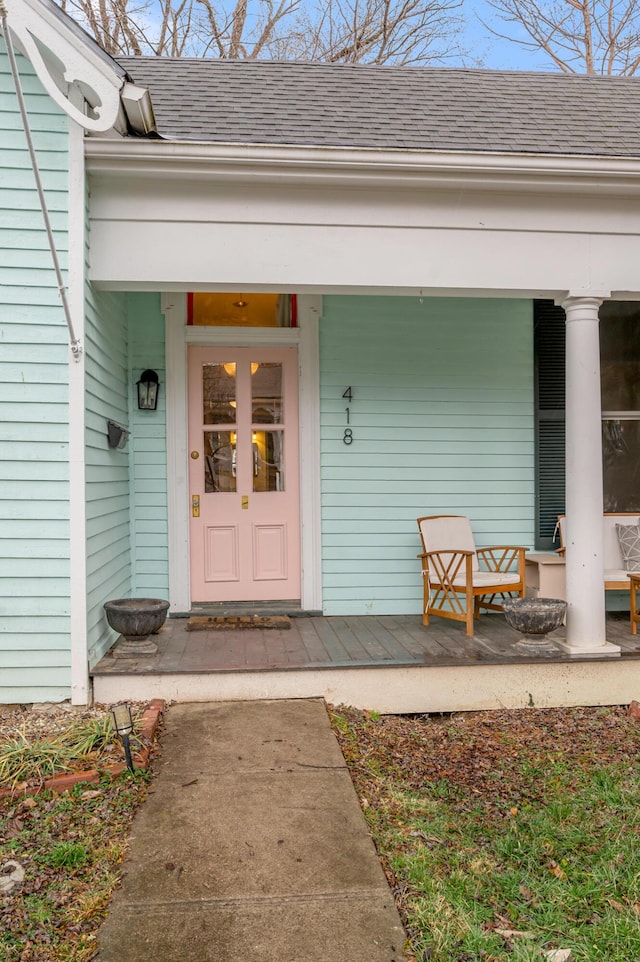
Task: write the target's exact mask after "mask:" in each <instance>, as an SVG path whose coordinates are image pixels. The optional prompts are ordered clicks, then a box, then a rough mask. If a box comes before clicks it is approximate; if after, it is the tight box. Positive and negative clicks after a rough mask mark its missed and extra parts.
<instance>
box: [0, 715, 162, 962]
mask: <svg viewBox="0 0 640 962" xmlns="http://www.w3.org/2000/svg"><path fill="white" fill-rule="evenodd" d="M121 757H122V750H121V748H119V746H118V745H116V744H115V742H114V735H113V730H112V729H111V727H110V725H109V724H108V722H107V720H106V718H105V712H104V711H98V710H95V711H91V710H87V711H86V712H84V713H82V714H81V715H78V714H77V713H74V712H65V711H63V710H59V711H55V709H54V711H53V712H38V711H24V712H23V711H20V710H12V709H11V708H0V787H2V788H8V789H11V790H12V791H13V792H14V793H15V794H14V795H13V796H10V797H8V798H4V799H1V800H0V962H88V960H89V959H92V958H93V957H94V955H95V950H96V933H97V930H98V928H99V926H100V923H101V922H102V920H103V919H104V917H105V915H106V912H107V907H108V904H109V900H110V897H111V893H112V892H113V890H114V888H115V887H116V886H117V885H118V883H119V880H120V871H121V863H122V861H123V859H124V856H125V852H126V846H127V837H128V834H129V830H130V827H131V822H132V819H133V816H134V814H135V812H136V810H137V808H138V807H139V805H140V804H141V803H142V801H143V800H144V798H145V796H146V794H147V790H148V776H147V775H146V774H145V773H141V772H140V773H135V774H134V775H131V774H130V773H129V772H127V771H125V773H124V774H122V775H121V776H119V777H118V778H116V779H115V780H112V779H110V778H107V777H105V778H103V780H102V781H101V782H100V783H99V784H87V783H84V784H80V785H77V786H76V787H75V788H73V789H72V790H71V791H70V792H65V793H64V794H62V795H56V794H54V793H52V792H50V791H46V792H41V791H40V790H39V786H40V785H41V784H42V782H43V781H44V779H46V778H47V777H49V776H51V775H53V774H57V773H59V772H73V771H78V770H82V771H83V770H86V769H88V768H92V767H96V766H97V767H101V766H102V765H103V764H107V763H108V762H110V761H113V760H115V761H119V760H120V759H121Z"/></svg>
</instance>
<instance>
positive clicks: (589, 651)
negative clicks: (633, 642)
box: [555, 641, 622, 658]
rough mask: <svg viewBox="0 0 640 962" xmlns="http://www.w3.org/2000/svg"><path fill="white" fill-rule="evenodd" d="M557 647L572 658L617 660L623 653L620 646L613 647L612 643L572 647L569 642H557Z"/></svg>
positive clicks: (594, 643)
mask: <svg viewBox="0 0 640 962" xmlns="http://www.w3.org/2000/svg"><path fill="white" fill-rule="evenodd" d="M555 644H556V646H557V647H558V648H559V649H560V651H563V652H565V654H567V655H570V656H571V657H572V658H609V657H610V658H615V657H616V656H618V655H619V654H620V652H621V650H622V649H621V648H620V646H619V645H612V644H611V642H610V641H605V642H603V643H602V644H599V643H598V642H595V641H593V642H587V644H586V645H572V644H570V642H568V641H556V642H555Z"/></svg>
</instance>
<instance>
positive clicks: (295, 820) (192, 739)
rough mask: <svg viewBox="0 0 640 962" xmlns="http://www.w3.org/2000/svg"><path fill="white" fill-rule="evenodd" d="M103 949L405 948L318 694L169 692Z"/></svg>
mask: <svg viewBox="0 0 640 962" xmlns="http://www.w3.org/2000/svg"><path fill="white" fill-rule="evenodd" d="M162 746H163V751H162V755H161V757H160V760H159V774H158V776H157V777H156V779H155V780H154V782H153V783H152V794H151V795H150V797H149V799H148V800H147V801H146V802H145V804H144V805H143V806H142V808H141V810H140V811H139V813H138V815H137V816H136V819H135V822H134V825H133V830H132V842H131V848H130V852H129V855H128V858H127V861H126V863H125V878H124V883H123V886H122V888H121V889H120V890H119V891H118V892H117V893H116V895H115V896H114V899H113V902H112V904H111V909H110V912H109V915H108V918H107V920H106V922H105V923H104V925H103V927H102V929H101V930H100V933H99V940H98V954H97V957H96V958H97V960H99V962H134V960H135V962H174V960H175V962H178V960H180V962H184V960H190V962H214V960H215V962H239V960H242V962H401V960H402V959H403V958H404V956H403V952H402V949H403V943H404V933H403V930H402V926H401V923H400V919H399V917H398V915H397V912H396V909H395V906H394V903H393V898H392V895H391V892H390V890H389V887H388V885H387V882H386V879H385V877H384V874H383V872H382V869H381V868H380V864H379V862H378V859H377V857H376V854H375V850H374V846H373V843H372V841H371V839H370V837H369V835H368V832H367V827H366V823H365V821H364V818H363V816H362V813H361V811H360V807H359V805H358V800H357V798H356V795H355V792H354V790H353V786H352V784H351V780H350V778H349V774H348V772H347V769H346V767H345V764H344V760H343V758H342V754H341V752H340V750H339V748H338V745H337V742H336V740H335V737H334V735H333V733H332V731H331V729H330V727H329V723H328V718H327V714H326V711H325V707H324V704H323V702H322V701H320V700H312V701H304V700H296V701H267V702H265V701H254V702H218V703H212V704H189V705H175V706H173V707H172V708H170V709H169V711H168V713H167V723H166V731H165V734H164V735H163V738H162Z"/></svg>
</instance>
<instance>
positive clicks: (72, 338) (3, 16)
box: [0, 0, 82, 361]
mask: <svg viewBox="0 0 640 962" xmlns="http://www.w3.org/2000/svg"><path fill="white" fill-rule="evenodd" d="M0 24H2V33H3V36H4V39H5V43H6V45H7V54H8V57H9V64H10V67H11V76H12V77H13V83H14V86H15V90H16V97H17V98H18V106H19V108H20V116H21V118H22V126H23V128H24V132H25V136H26V138H27V147H28V148H29V157H30V158H31V167H32V169H33V174H34V177H35V181H36V188H37V191H38V198H39V200H40V208H41V210H42V216H43V218H44V225H45V229H46V231H47V239H48V241H49V249H50V251H51V258H52V260H53V267H54V270H55V272H56V281H57V284H58V293H59V295H60V300H61V301H62V309H63V311H64V316H65V320H66V322H67V328H68V329H69V344H70V347H71V354H72V355H73V358H74V360H75V361H79V360H80V356H81V354H82V347H81V345H80V341H79V340H78V338H77V337H76V335H75V331H74V328H73V320H72V318H71V310H70V308H69V301H68V299H67V290H66V287H65V285H64V280H63V277H62V270H61V269H60V261H59V259H58V251H57V250H56V242H55V238H54V236H53V230H52V229H51V220H50V218H49V211H48V208H47V201H46V198H45V196H44V190H43V188H42V179H41V177H40V169H39V167H38V159H37V157H36V152H35V149H34V146H33V138H32V136H31V127H30V126H29V118H28V116H27V108H26V105H25V101H24V96H23V93H22V87H21V84H20V75H19V73H18V65H17V63H16V57H15V52H14V49H13V41H12V39H11V31H10V30H9V27H8V25H7V8H6V5H5V2H4V0H0Z"/></svg>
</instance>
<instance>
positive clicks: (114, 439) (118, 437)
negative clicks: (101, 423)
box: [107, 421, 129, 448]
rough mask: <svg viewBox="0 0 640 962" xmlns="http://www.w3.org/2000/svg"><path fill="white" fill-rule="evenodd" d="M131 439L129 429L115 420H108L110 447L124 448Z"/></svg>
mask: <svg viewBox="0 0 640 962" xmlns="http://www.w3.org/2000/svg"><path fill="white" fill-rule="evenodd" d="M128 439H129V431H127V429H126V428H123V427H120V425H119V424H116V423H115V421H107V440H108V442H109V447H110V448H123V447H124V446H125V444H126V443H127V440H128Z"/></svg>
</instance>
